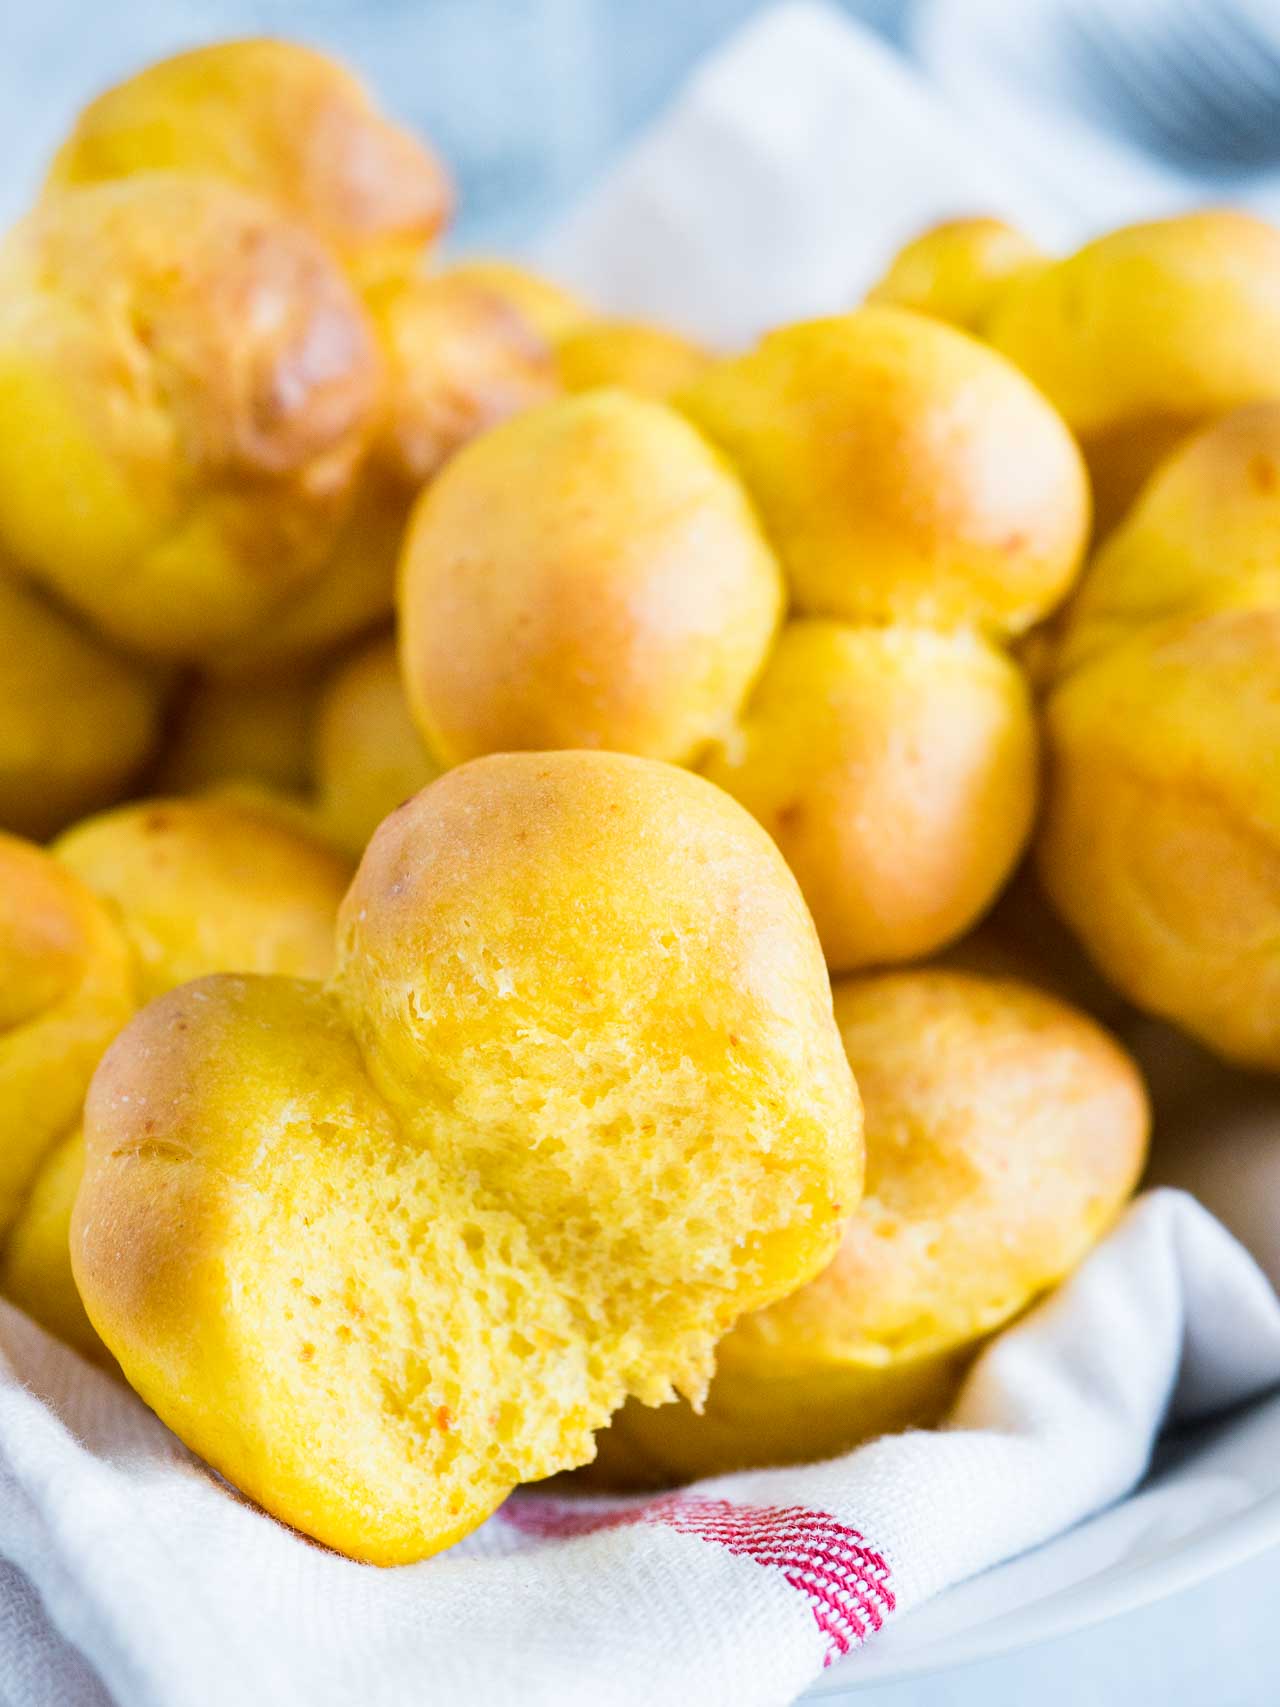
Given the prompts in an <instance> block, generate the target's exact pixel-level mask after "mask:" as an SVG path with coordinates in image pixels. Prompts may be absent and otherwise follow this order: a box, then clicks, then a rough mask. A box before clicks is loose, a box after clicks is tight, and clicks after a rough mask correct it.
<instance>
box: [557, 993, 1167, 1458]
mask: <svg viewBox="0 0 1280 1707" xmlns="http://www.w3.org/2000/svg"><path fill="white" fill-rule="evenodd" d="M835 1010H836V1019H837V1023H838V1024H839V1026H840V1032H841V1036H842V1038H843V1040H844V1045H845V1048H846V1051H847V1052H848V1055H849V1060H850V1063H851V1065H852V1066H853V1068H854V1071H855V1073H856V1075H857V1077H858V1082H859V1085H860V1087H861V1089H862V1093H863V1098H864V1106H865V1110H866V1137H867V1179H866V1192H865V1195H864V1197H863V1200H862V1203H861V1205H860V1206H859V1208H858V1210H857V1212H856V1214H855V1215H854V1216H853V1218H852V1220H851V1221H850V1223H849V1225H848V1227H847V1228H846V1230H845V1235H844V1239H843V1241H842V1243H841V1246H840V1250H839V1252H838V1253H837V1255H836V1257H835V1258H834V1260H833V1261H832V1262H831V1264H830V1265H829V1266H828V1267H827V1269H826V1270H825V1271H824V1272H823V1273H822V1274H821V1275H819V1276H818V1278H817V1279H816V1280H814V1281H811V1282H810V1284H809V1285H808V1286H805V1287H802V1288H801V1289H800V1290H799V1291H797V1292H794V1293H792V1294H791V1296H790V1297H788V1298H784V1299H782V1300H781V1301H780V1302H778V1303H776V1304H773V1305H770V1307H769V1308H768V1309H767V1310H764V1311H762V1312H760V1313H758V1314H756V1315H754V1316H749V1317H746V1318H744V1320H743V1321H742V1322H740V1323H739V1325H738V1326H737V1328H735V1329H734V1331H733V1333H731V1334H730V1335H729V1336H728V1337H727V1338H726V1339H725V1340H723V1341H722V1342H721V1345H720V1348H719V1351H718V1353H717V1365H718V1367H717V1374H716V1378H715V1381H714V1382H713V1383H712V1387H711V1392H710V1394H709V1396H708V1400H707V1405H706V1409H705V1412H704V1413H703V1415H701V1416H695V1415H694V1413H693V1412H692V1410H690V1409H689V1408H688V1407H685V1406H678V1407H672V1408H670V1409H668V1410H665V1411H646V1410H644V1409H642V1408H641V1407H639V1406H637V1405H635V1404H630V1405H628V1406H627V1407H626V1409H625V1410H624V1411H623V1412H622V1413H620V1415H619V1416H618V1417H617V1418H615V1420H614V1423H613V1425H612V1427H611V1428H610V1430H609V1431H608V1432H607V1433H606V1434H605V1435H604V1436H602V1437H601V1451H600V1456H599V1460H598V1463H597V1465H596V1466H595V1467H594V1468H593V1470H592V1472H591V1474H592V1478H593V1479H594V1480H596V1481H601V1482H605V1483H606V1484H608V1483H612V1484H613V1485H629V1484H633V1483H635V1482H636V1481H640V1482H649V1483H652V1482H654V1481H662V1480H665V1481H666V1482H670V1481H672V1480H680V1479H683V1478H686V1477H689V1476H693V1475H706V1474H716V1473H719V1472H722V1471H725V1470H732V1469H737V1468H740V1467H743V1466H747V1465H754V1464H768V1463H783V1462H796V1461H801V1460H805V1459H810V1458H820V1457H826V1456H828V1455H831V1454H834V1453H838V1452H842V1451H846V1450H848V1449H849V1448H850V1447H851V1446H853V1445H855V1444H857V1442H858V1441H860V1440H864V1439H867V1438H869V1437H870V1436H873V1435H875V1434H879V1433H883V1432H887V1431H889V1430H894V1429H901V1428H906V1427H911V1426H917V1427H918V1426H921V1425H925V1424H929V1423H932V1422H935V1421H937V1420H938V1419H939V1418H940V1417H941V1416H942V1415H943V1414H944V1412H945V1411H946V1409H947V1407H948V1406H949V1404H950V1403H951V1401H952V1399H953V1398H954V1396H955V1394H956V1391H957V1389H958V1386H959V1383H960V1379H961V1377H962V1375H963V1373H964V1371H965V1369H966V1368H967V1367H968V1364H969V1362H970V1361H971V1359H972V1357H973V1356H974V1354H975V1353H976V1351H977V1350H978V1349H979V1347H980V1345H981V1343H982V1341H983V1339H984V1338H985V1337H986V1336H987V1335H989V1334H990V1333H991V1332H992V1331H993V1330H994V1329H996V1328H998V1327H999V1326H1001V1325H1002V1324H1003V1323H1004V1322H1006V1321H1008V1320H1009V1319H1010V1317H1012V1316H1013V1315H1015V1314H1016V1313H1017V1312H1018V1311H1020V1310H1022V1309H1024V1308H1025V1307H1026V1306H1027V1305H1028V1304H1029V1303H1031V1302H1032V1301H1033V1300H1034V1299H1035V1298H1036V1297H1038V1296H1039V1295H1040V1294H1041V1293H1043V1292H1044V1291H1045V1290H1046V1289H1047V1288H1049V1287H1051V1286H1053V1285H1054V1284H1056V1283H1057V1282H1058V1281H1059V1280H1060V1279H1062V1277H1063V1276H1064V1275H1065V1274H1067V1273H1069V1272H1070V1271H1071V1269H1073V1268H1074V1267H1075V1265H1076V1264H1077V1263H1078V1262H1079V1261H1080V1260H1081V1258H1082V1257H1083V1256H1084V1255H1085V1253H1086V1252H1087V1251H1088V1250H1089V1249H1090V1247H1091V1246H1092V1245H1093V1244H1094V1242H1095V1241H1096V1240H1097V1239H1098V1238H1099V1237H1100V1236H1101V1235H1102V1234H1103V1233H1104V1232H1105V1231H1106V1229H1107V1228H1108V1227H1109V1226H1110V1224H1111V1222H1112V1221H1113V1219H1114V1217H1115V1215H1116V1214H1117V1213H1118V1212H1119V1209H1120V1207H1121V1205H1122V1204H1123V1203H1124V1201H1125V1199H1126V1198H1127V1197H1128V1195H1129V1193H1130V1192H1131V1191H1132V1190H1133V1187H1134V1185H1135V1184H1136V1181H1137V1178H1138V1175H1139V1172H1140V1171H1141V1168H1142V1164H1143V1160H1144V1156H1145V1151H1146V1138H1147V1127H1148V1113H1147V1104H1146V1097H1145V1094H1144V1091H1143V1086H1142V1081H1141V1078H1140V1077H1139V1075H1138V1073H1137V1071H1136V1069H1135V1068H1134V1066H1133V1064H1132V1062H1130V1061H1129V1059H1128V1058H1127V1057H1126V1056H1125V1054H1124V1053H1123V1051H1121V1050H1120V1049H1119V1048H1118V1047H1117V1045H1116V1044H1114V1043H1113V1042H1112V1041H1111V1039H1110V1038H1109V1037H1108V1036H1107V1034H1106V1033H1105V1032H1103V1031H1102V1030H1101V1029H1100V1028H1099V1027H1098V1026H1096V1025H1095V1024H1094V1023H1093V1022H1092V1021H1090V1020H1088V1019H1086V1018H1085V1017H1084V1015H1083V1014H1080V1013H1077V1012H1075V1011H1074V1010H1073V1009H1071V1008H1069V1007H1067V1006H1066V1005H1065V1004H1064V1003H1062V1002H1059V1001H1057V1000H1055V999H1054V998H1052V997H1049V996H1046V995H1044V994H1042V993H1041V992H1039V991H1036V990H1033V989H1031V988H1030V987H1029V986H1027V985H1024V984H1020V983H1018V982H1016V981H1014V980H1011V979H993V978H985V977H976V976H973V975H971V974H965V973H954V972H946V971H935V970H928V969H924V970H917V971H904V972H898V973H892V974H885V975H880V976H872V977H866V978H851V979H845V980H843V981H842V982H839V983H837V985H836V986H835ZM615 1436H616V1438H613V1437H615Z"/></svg>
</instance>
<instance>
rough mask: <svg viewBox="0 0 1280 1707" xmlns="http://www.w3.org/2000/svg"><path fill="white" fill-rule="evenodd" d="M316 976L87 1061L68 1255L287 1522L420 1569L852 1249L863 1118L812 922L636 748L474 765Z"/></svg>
mask: <svg viewBox="0 0 1280 1707" xmlns="http://www.w3.org/2000/svg"><path fill="white" fill-rule="evenodd" d="M337 957H338V958H337V969H336V973H335V975H334V977H333V978H332V980H331V981H330V982H329V983H328V984H320V983H313V982H310V981H307V980H298V979H289V978H280V977H267V978H261V977H260V978H251V977H236V976H226V977H221V978H207V979H202V980H199V981H198V982H196V983H194V984H189V985H186V986H184V987H183V988H182V989H180V990H178V991H176V992H174V993H172V994H171V995H168V996H165V997H162V998H161V999H160V1000H159V1001H156V1002H153V1003H152V1004H151V1006H150V1007H148V1008H147V1009H145V1010H144V1011H143V1013H142V1014H141V1015H139V1017H138V1018H137V1019H136V1020H135V1021H134V1022H133V1023H132V1024H131V1025H130V1026H129V1027H128V1028H127V1029H126V1030H125V1032H124V1033H123V1034H122V1035H121V1037H120V1038H119V1039H118V1040H117V1042H116V1044H115V1045H114V1046H113V1047H112V1049H111V1050H110V1052H109V1053H108V1055H107V1057H106V1059H105V1060H104V1062H103V1064H102V1066H101V1068H100V1069H99V1071H98V1073H97V1075H96V1077H95V1080H94V1084H93V1089H92V1092H91V1095H90V1098H89V1104H88V1110H87V1119H86V1143H87V1161H86V1169H85V1176H84V1181H83V1184H82V1186H81V1189H80V1193H79V1196H78V1198H77V1200H76V1208H75V1215H74V1219H73V1224H72V1235H71V1242H72V1260H73V1267H74V1271H75V1278H76V1282H77V1284H78V1286H79V1290H80V1292H81V1295H82V1296H83V1298H84V1301H85V1305H86V1308H87V1310H88V1313H89V1316H90V1318H91V1320H92V1321H93V1324H94V1326H95V1328H96V1329H97V1331H98V1332H99V1333H100V1334H101V1336H102V1338H103V1340H104V1341H105V1343H106V1344H107V1346H108V1347H109V1348H110V1350H111V1351H112V1353H113V1354H114V1355H115V1357H116V1358H117V1359H118V1360H119V1363H120V1365H121V1367H122V1369H123V1370H124V1372H125V1374H126V1376H127V1377H128V1379H129V1381H130V1382H131V1383H132V1384H133V1385H134V1386H135V1387H136V1388H137V1390H138V1392H139V1393H140V1394H141V1395H142V1397H143V1398H144V1399H145V1400H146V1401H147V1402H148V1403H149V1404H150V1405H151V1406H152V1407H153V1408H154V1409H155V1410H156V1411H157V1413H158V1414H159V1415H160V1416H161V1418H162V1419H163V1420H164V1421H165V1422H167V1423H168V1424H169V1426H170V1427H172V1428H173V1429H174V1430H175V1431H176V1432H177V1433H178V1434H179V1436H180V1437H181V1438H182V1439H183V1440H185V1441H186V1442H187V1444H188V1445H190V1446H191V1447H193V1448H194V1449H195V1450H196V1451H197V1452H199V1453H201V1454H202V1456H204V1457H205V1458H206V1459H207V1460H208V1461H209V1462H210V1463H211V1464H213V1465H214V1466H215V1467H216V1468H217V1469H218V1470H220V1471H221V1472H222V1473H223V1474H224V1475H225V1476H227V1477H228V1479H229V1480H231V1481H232V1482H233V1483H234V1484H235V1485H236V1486H237V1487H239V1488H241V1489H242V1490H243V1491H244V1492H245V1493H247V1494H249V1495H251V1496H252V1497H253V1498H255V1499H257V1500H258V1501H259V1502H260V1503H261V1504H262V1505H264V1506H265V1507H266V1508H267V1509H268V1510H269V1511H272V1512H274V1513H275V1514H276V1515H277V1516H279V1517H282V1518H284V1519H285V1520H286V1521H288V1522H290V1523H292V1524H294V1525H295V1526H297V1527H299V1528H301V1529H303V1530H304V1531H305V1532H306V1533H308V1534H310V1535H313V1536H315V1537H316V1538H317V1539H319V1540H321V1541H324V1542H326V1543H327V1544H328V1545H330V1546H333V1547H336V1548H337V1549H339V1550H340V1551H342V1552H345V1553H348V1554H351V1555H352V1556H354V1557H358V1558H361V1559H366V1560H370V1561H374V1562H378V1563H385V1564H390V1563H398V1562H404V1561H408V1560H412V1559H418V1558H422V1557H424V1556H425V1555H426V1554H429V1553H432V1552H435V1551H437V1550H438V1549H440V1548H441V1547H444V1546H447V1545H448V1544H449V1543H450V1542H452V1541H454V1540H456V1539H458V1538H459V1537H461V1536H462V1535H465V1534H466V1533H468V1532H469V1531H470V1530H471V1529H473V1528H474V1527H475V1526H476V1525H477V1524H478V1523H479V1522H480V1521H481V1520H482V1519H483V1518H484V1517H485V1516H487V1515H488V1513H489V1512H490V1511H492V1510H493V1508H494V1507H495V1506H496V1505H497V1504H499V1503H500V1502H501V1500H502V1499H504V1498H505V1497H506V1495H507V1494H508V1493H509V1492H510V1491H511V1489H512V1488H513V1487H514V1486H515V1485H516V1484H517V1483H518V1482H521V1481H527V1480H531V1479H537V1478H540V1477H543V1476H547V1475H550V1474H551V1473H553V1472H554V1471H557V1470H562V1469H566V1468H569V1467H571V1466H573V1465H575V1464H580V1463H583V1462H584V1461H586V1460H587V1459H589V1458H590V1457H591V1455H592V1452H593V1450H594V1447H593V1438H592V1437H593V1434H594V1432H595V1430H596V1429H598V1428H600V1427H602V1426H603V1424H604V1423H605V1422H606V1421H607V1420H608V1418H609V1416H610V1415H611V1414H612V1412H613V1411H614V1410H615V1409H616V1408H617V1406H618V1405H619V1404H621V1402H622V1401H623V1399H624V1398H625V1397H626V1396H627V1395H628V1394H632V1395H635V1396H636V1397H638V1398H639V1399H641V1400H642V1401H644V1402H646V1403H649V1404H662V1403H665V1402H667V1401H668V1400H670V1399H672V1398H674V1396H675V1394H676V1393H677V1392H680V1393H683V1394H684V1395H685V1396H686V1397H687V1398H689V1399H691V1400H693V1401H695V1402H696V1401H698V1400H699V1399H700V1398H701V1396H702V1394H703V1392H704V1390H705V1387H706V1383H707V1380H708V1378H709V1376H710V1373H711V1368H712V1363H713V1356H714V1348H715V1344H716V1341H717V1340H718V1339H719V1338H720V1336H721V1335H722V1334H723V1333H724V1332H725V1331H726V1330H727V1329H728V1328H729V1327H730V1326H731V1325H732V1324H733V1322H734V1321H735V1320H736V1318H737V1317H738V1316H739V1315H741V1314H742V1313H743V1312H744V1311H749V1310H752V1309H755V1308H759V1307H761V1306H762V1305H764V1304H766V1303H768V1302H770V1301H772V1300H773V1299H775V1298H778V1297H780V1296H782V1295H784V1294H785V1293H787V1292H789V1291H791V1290H793V1289H794V1288H795V1287H796V1286H797V1285H799V1284H801V1283H802V1282H803V1281H804V1280H806V1279H809V1278H811V1277H812V1276H813V1275H814V1274H816V1273H817V1272H818V1271H819V1270H821V1269H822V1268H823V1267H824V1265H825V1264H826V1263H827V1262H828V1260H829V1259H830V1257H831V1255H832V1253H833V1252H834V1250H835V1248H836V1246H837V1244H838V1242H839V1238H840V1234H841V1231H842V1229H843V1226H844V1222H845V1219H846V1218H847V1216H848V1214H849V1212H850V1210H851V1209H852V1207H853V1205H854V1204H855V1202H856V1200H857V1196H858V1192H859V1189H860V1182H861V1171H862V1144H861V1117H860V1109H859V1104H858V1099H857V1092H856V1088H855V1086H854V1081H853V1077H852V1074H851V1072H850V1070H849V1066H848V1062H847V1060H846V1059H845V1056H844V1052H843V1050H842V1049H841V1047H840V1038H839V1033H838V1032H837V1030H836V1027H835V1022H834V1019H833V1017H832V1012H831V996H830V986H829V984H828V981H827V977H826V971H825V967H824V965H823V961H822V955H821V951H820V949H819V945H818V941H817V938H816V936H815V934H814V930H813V924H812V921H811V920H810V918H809V915H808V913H807V912H806V910H805V907H804V904H803V901H802V899H801V897H800V894H799V891H798V889H797V888H796V885H795V881H794V879H793V878H792V876H791V874H790V873H789V872H788V870H787V868H786V866H785V864H784V863H783V861H782V859H781V857H780V855H779V854H778V852H777V850H776V849H775V848H774V847H773V845H772V843H771V842H770V841H769V839H768V837H767V836H766V835H765V834H764V833H763V831H762V830H761V829H760V828H759V826H758V825H756V824H755V823H754V822H753V821H752V819H751V818H750V817H749V816H748V815H747V814H746V813H745V812H744V811H743V810H742V808H741V807H739V806H737V805H736V804H735V803H734V802H733V801H732V800H730V799H729V797H728V796H727V795H725V794H723V793H722V792H721V791H720V790H718V789H716V788H714V787H712V785H711V784H710V783H707V782H705V781H703V780H702V779H701V778H699V777H695V776H691V775H689V774H688V773H687V772H685V771H681V770H678V769H675V768H674V767H671V766H667V765H661V764H656V763H654V762H652V761H648V760H642V759H637V758H632V757H626V756H621V755H617V754H600V753H582V752H573V753H551V754H537V755H534V754H514V755H505V756H499V757H494V758H489V759H485V760H481V761H478V762H477V763H475V764H471V765H466V766H463V767H460V768H459V769H457V770H454V771H452V772H450V773H448V774H446V775H445V776H444V777H442V778H440V779H439V780H438V781H437V782H435V783H433V784H431V785H430V787H428V788H426V789H424V790H423V792H422V793H421V794H419V795H418V796H416V797H415V799H414V800H412V801H411V802H409V803H408V804H407V805H406V806H404V807H402V808H401V809H400V810H399V811H398V812H395V813H393V814H392V816H391V817H390V818H389V819H387V820H386V822H385V823H384V824H383V825H382V827H381V828H380V830H379V831H378V833H377V834H376V835H375V837H374V839H373V841H372V842H371V844H370V846H369V848H368V849H367V850H366V853H365V856H364V859H363V861H362V863H361V866H360V869H359V872H358V874H357V876H356V879H355V882H354V884H353V886H352V888H351V890H350V891H349V893H348V895H347V897H346V900H345V901H344V903H343V907H342V910H341V914H340V919H339V926H338V937H337Z"/></svg>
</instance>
